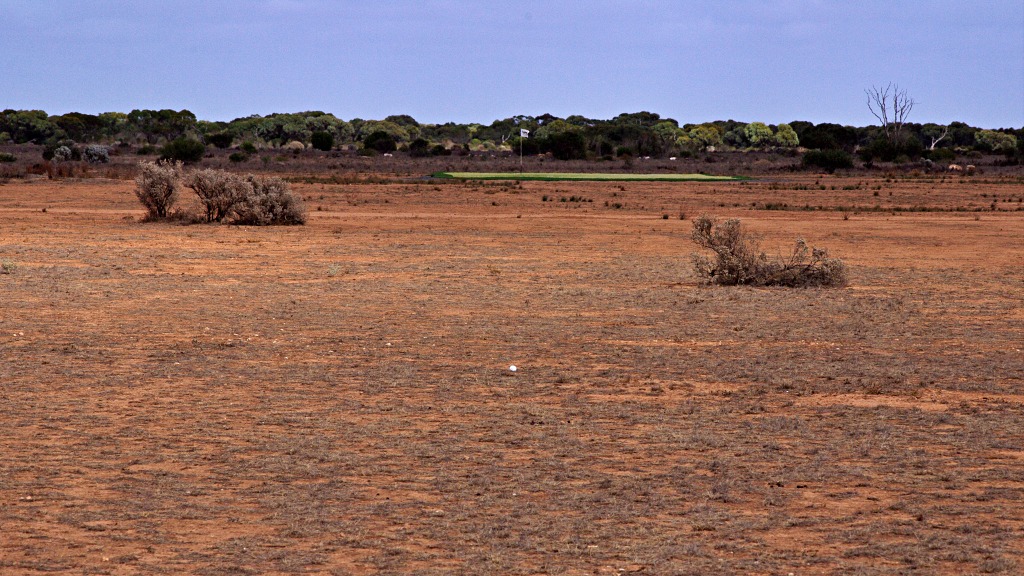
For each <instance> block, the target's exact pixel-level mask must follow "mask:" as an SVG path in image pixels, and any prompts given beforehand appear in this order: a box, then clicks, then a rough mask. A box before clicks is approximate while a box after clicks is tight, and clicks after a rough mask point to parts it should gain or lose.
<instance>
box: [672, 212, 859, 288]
mask: <svg viewBox="0 0 1024 576" xmlns="http://www.w3.org/2000/svg"><path fill="white" fill-rule="evenodd" d="M692 238H693V241H694V242H695V243H696V244H697V245H698V246H700V247H701V248H704V249H707V250H711V251H712V252H714V253H715V256H714V258H713V259H712V258H709V257H707V256H703V255H700V254H694V255H693V264H694V268H695V269H696V271H697V275H698V276H700V277H701V278H702V279H704V280H705V281H706V282H708V283H709V284H718V285H724V286H735V285H741V284H745V285H750V286H788V287H811V286H845V285H846V283H847V271H846V264H845V263H844V262H843V261H842V260H840V259H838V258H830V257H829V256H828V252H827V251H826V250H824V249H822V248H815V247H813V246H808V244H807V243H806V242H805V241H804V240H803V239H798V240H797V241H796V245H795V246H794V247H793V251H792V253H791V254H790V255H789V257H788V258H777V259H769V258H768V256H767V255H766V254H765V253H764V252H763V251H762V250H761V246H760V241H759V240H758V238H757V237H756V236H754V235H753V234H751V233H750V232H748V231H747V230H746V229H744V228H743V226H742V224H741V223H740V221H739V220H737V219H730V220H726V221H724V222H718V221H717V220H715V219H714V218H712V217H710V216H700V217H699V218H697V219H696V220H694V221H693V233H692Z"/></svg>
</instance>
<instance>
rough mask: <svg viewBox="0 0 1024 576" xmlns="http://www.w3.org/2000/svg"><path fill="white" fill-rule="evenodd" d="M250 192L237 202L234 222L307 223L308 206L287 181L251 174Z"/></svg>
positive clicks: (267, 223)
mask: <svg viewBox="0 0 1024 576" xmlns="http://www.w3.org/2000/svg"><path fill="white" fill-rule="evenodd" d="M246 181H247V183H248V184H249V185H250V186H251V187H252V190H251V192H250V193H249V194H248V196H246V197H245V199H243V200H242V201H240V202H238V203H237V204H235V206H234V213H235V218H234V223H235V224H248V225H251V226H269V225H275V224H278V225H292V224H305V223H306V206H305V204H304V203H303V202H302V198H301V197H300V196H299V195H298V194H293V193H292V191H291V189H290V188H289V187H288V183H287V182H285V181H284V180H282V179H280V178H260V177H256V176H253V175H251V174H250V175H249V176H248V177H247V178H246Z"/></svg>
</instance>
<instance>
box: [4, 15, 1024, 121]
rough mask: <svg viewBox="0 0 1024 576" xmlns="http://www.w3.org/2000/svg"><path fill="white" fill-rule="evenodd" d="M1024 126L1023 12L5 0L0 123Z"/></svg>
mask: <svg viewBox="0 0 1024 576" xmlns="http://www.w3.org/2000/svg"><path fill="white" fill-rule="evenodd" d="M890 81H892V82H896V83H898V84H899V85H900V86H901V87H905V88H906V89H907V90H908V92H909V94H910V95H911V96H913V97H914V98H915V99H916V100H917V101H918V104H917V106H916V107H915V108H914V110H913V112H912V114H911V116H910V120H912V121H917V122H939V123H947V122H950V121H953V120H960V121H964V122H967V123H969V124H972V125H975V126H981V127H987V128H998V127H1021V126H1024V0H979V1H976V2H966V1H953V0H934V1H908V0H860V1H857V2H852V1H845V0H842V1H841V0H836V1H825V0H780V1H770V0H763V1H757V0H718V1H712V0H708V1H705V2H697V1H689V0H680V1H675V2H671V1H656V0H652V1H635V2H625V1H610V0H581V1H571V2H570V1H558V0H543V1H534V0H524V1H511V0H509V1H505V2H491V1H483V0H480V1H475V2H471V1H463V0H393V1H390V2H389V1H367V0H354V1H349V0H341V1H334V2H332V1H327V0H222V1H219V0H164V1H162V2H153V1H130V0H95V1H89V0H78V1H71V0H0V109H3V108H15V109H43V110H46V111H47V112H49V113H51V114H60V113H65V112H71V111H78V112H87V113H93V114H95V113H99V112H105V111H120V112H128V111H130V110H132V109H133V108H173V109H176V110H177V109H182V108H187V109H189V110H191V111H193V112H195V113H196V115H197V116H199V117H200V118H202V119H209V120H230V119H232V118H236V117H239V116H248V115H250V114H269V113H271V112H297V111H302V110H323V111H326V112H331V113H334V114H335V115H337V116H338V117H340V118H344V119H351V118H355V117H360V118H383V117H385V116H387V115H389V114H410V115H412V116H413V117H415V118H416V119H417V120H419V121H421V122H432V123H441V122H446V121H453V122H480V123H485V124H489V123H490V122H491V121H493V120H495V119H498V118H506V117H509V116H513V115H517V114H528V115H539V114H543V113H551V114H555V115H557V116H568V115H570V114H581V115H584V116H588V117H592V118H611V117H613V116H615V115H617V114H619V113H621V112H637V111H641V110H647V111H651V112H657V113H659V114H661V115H662V116H665V117H672V118H675V119H677V120H679V121H680V122H683V123H685V122H701V121H707V120H716V119H722V120H724V119H729V118H732V119H736V120H741V121H746V122H750V121H755V120H760V121H764V122H769V123H779V122H787V121H791V120H810V121H812V122H816V123H820V122H837V123H842V124H853V125H860V126H862V125H868V124H873V123H875V120H874V118H873V117H872V116H871V115H870V113H869V112H868V110H867V107H866V106H865V96H864V89H865V88H867V87H870V86H872V85H879V84H885V83H888V82H890Z"/></svg>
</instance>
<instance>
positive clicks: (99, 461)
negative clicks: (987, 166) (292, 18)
mask: <svg viewBox="0 0 1024 576" xmlns="http://www.w3.org/2000/svg"><path fill="white" fill-rule="evenodd" d="M366 177H367V175H355V176H351V177H349V179H348V181H347V183H337V182H339V180H337V179H334V180H330V179H316V178H314V179H307V181H306V183H299V184H296V188H297V189H298V190H299V191H301V193H302V194H303V196H305V197H306V198H307V202H308V204H309V206H310V208H311V218H310V222H309V224H308V225H306V226H303V227H289V228H262V229H260V228H248V227H234V226H226V225H195V226H180V225H174V224H164V223H148V224H147V223H141V222H139V218H140V216H141V211H140V209H139V206H138V204H137V202H136V200H135V198H134V196H133V195H132V193H131V190H132V183H131V182H130V181H118V180H84V181H77V180H76V181H72V180H65V181H50V180H45V179H38V180H34V181H28V182H26V181H22V180H11V181H9V182H8V183H6V184H4V185H0V264H3V265H4V270H5V271H8V272H9V273H6V274H0V416H2V418H0V420H2V422H3V426H2V432H0V535H2V536H0V573H3V574H35V573H40V572H56V573H74V574H126V575H127V574H160V573H165V574H293V573H294V574H298V573H302V574H623V573H645V574H698V573H699V574H764V575H769V574H771V575H774V574H789V573H793V574H897V573H898V574H911V573H913V574H969V573H996V574H1002V573H1005V574H1019V573H1021V571H1024V560H1022V558H1024V537H1022V536H1024V534H1022V531H1024V448H1022V446H1024V352H1022V349H1024V305H1022V302H1024V250H1022V248H1021V247H1022V246H1024V211H1017V209H1018V207H1020V206H1024V204H1022V201H1024V184H1022V182H1021V180H1020V179H1013V178H1005V177H998V178H997V177H991V178H988V179H986V178H984V177H980V178H975V179H967V180H964V179H960V178H942V177H941V176H938V177H934V178H884V177H882V178H869V177H859V178H857V177H853V178H835V177H829V176H814V175H812V176H806V175H798V176H794V177H793V178H789V179H783V178H773V179H771V180H762V181H754V182H746V183H728V184H722V183H669V184H665V183H625V184H621V185H620V184H617V183H594V182H586V183H557V182H524V183H522V184H517V183H500V182H489V183H486V184H484V183H457V182H431V181H424V180H420V179H417V178H406V177H404V176H403V177H402V178H395V179H389V178H387V176H386V175H383V177H382V176H381V175H377V176H375V177H373V178H371V179H367V178H366ZM822 186H824V187H825V189H824V190H822V189H821V187H822ZM833 187H834V188H835V189H833ZM844 188H846V189H844ZM544 196H547V197H548V200H547V201H544V200H543V197H544ZM573 197H575V198H576V201H569V199H570V198H573ZM562 198H565V199H566V201H564V202H563V201H561V199H562ZM580 198H582V201H580ZM993 203H995V208H996V210H995V211H993V210H992V207H993ZM783 204H784V205H785V206H782V205H783ZM957 207H959V208H961V209H962V210H961V211H949V210H950V209H952V208H957ZM766 208H787V210H769V209H766ZM794 208H800V209H794ZM818 208H820V209H818ZM44 209H45V211H44ZM904 210H906V211H904ZM973 210H978V211H976V212H975V211H973ZM705 212H707V213H712V214H715V215H718V216H736V217H739V218H741V219H742V220H743V221H744V223H746V224H747V225H749V226H750V227H751V228H753V229H754V230H756V231H758V232H759V233H761V234H762V235H763V237H764V246H765V248H766V249H768V250H769V251H771V252H776V251H785V249H786V248H787V247H788V245H789V244H790V243H791V242H792V241H793V239H794V238H796V237H798V236H802V237H804V238H806V239H807V240H808V241H809V242H810V243H812V244H815V245H819V246H824V247H827V248H829V249H830V251H831V252H832V253H833V254H834V255H836V256H839V257H842V258H844V259H845V260H846V262H847V264H848V265H849V266H850V269H851V284H850V286H849V287H847V288H842V289H822V290H789V289H750V288H721V287H718V288H712V287H704V286H701V285H699V284H698V281H697V280H698V279H697V278H696V277H695V275H694V273H693V271H692V269H691V267H690V264H689V254H690V253H691V252H692V251H693V250H694V246H693V245H692V243H690V241H689V239H688V238H689V232H690V221H689V220H688V218H692V217H693V216H695V215H697V214H700V213H705ZM681 214H682V215H683V216H684V217H685V218H686V219H682V218H680V215H681ZM512 364H514V365H516V366H517V367H518V371H517V372H515V373H511V372H510V371H509V370H508V367H509V365H512Z"/></svg>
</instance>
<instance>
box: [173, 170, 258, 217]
mask: <svg viewBox="0 0 1024 576" xmlns="http://www.w3.org/2000/svg"><path fill="white" fill-rule="evenodd" d="M183 183H184V184H185V186H187V187H189V188H191V189H192V190H193V191H194V192H195V193H196V195H197V196H199V201H200V202H202V204H203V206H204V207H205V208H206V221H207V222H220V221H221V220H223V219H224V218H227V216H228V215H229V214H231V212H232V210H234V208H235V206H237V205H238V203H240V202H243V201H244V200H245V199H246V198H248V197H249V196H250V195H251V194H252V193H253V186H252V184H251V183H249V181H248V180H247V179H245V178H243V177H241V176H239V175H237V174H232V173H231V172H227V171H225V170H214V169H212V168H207V169H206V170H197V171H195V172H191V173H189V174H188V175H186V176H185V178H184V181H183Z"/></svg>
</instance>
